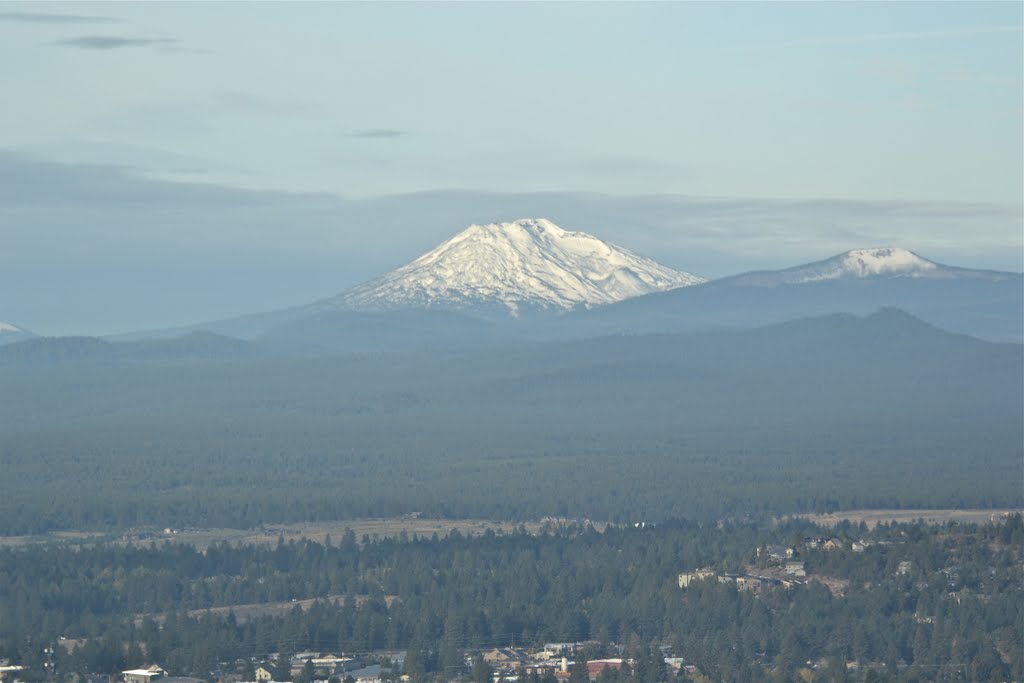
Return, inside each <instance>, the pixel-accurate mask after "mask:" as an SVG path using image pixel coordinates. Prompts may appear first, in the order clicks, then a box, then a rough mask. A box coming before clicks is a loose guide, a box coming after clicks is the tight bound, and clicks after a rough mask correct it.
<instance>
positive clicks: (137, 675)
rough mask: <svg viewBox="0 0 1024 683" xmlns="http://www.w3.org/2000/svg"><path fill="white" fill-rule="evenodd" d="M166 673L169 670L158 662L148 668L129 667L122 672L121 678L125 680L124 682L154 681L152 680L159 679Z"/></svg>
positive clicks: (144, 682) (145, 682) (146, 682)
mask: <svg viewBox="0 0 1024 683" xmlns="http://www.w3.org/2000/svg"><path fill="white" fill-rule="evenodd" d="M166 675H167V672H166V671H164V670H163V669H161V668H160V667H159V666H157V665H156V664H154V665H152V666H150V667H149V668H148V669H129V670H128V671H122V672H121V678H122V679H123V680H124V683H152V681H156V680H159V679H161V678H163V677H165V676H166Z"/></svg>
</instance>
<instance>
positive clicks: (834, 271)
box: [725, 247, 1013, 285]
mask: <svg viewBox="0 0 1024 683" xmlns="http://www.w3.org/2000/svg"><path fill="white" fill-rule="evenodd" d="M1012 275H1013V274H1011V273H998V272H995V271H983V270H966V269H963V268H953V267H951V266H944V265H942V264H939V263H936V262H934V261H929V260H928V259H926V258H922V257H920V256H918V255H917V254H915V253H914V252H912V251H908V250H907V249H901V248H899V247H875V248H871V249H853V250H851V251H847V252H845V253H842V254H838V255H836V256H833V257H831V258H827V259H825V260H824V261H816V262H814V263H807V264H804V265H801V266H794V267H792V268H786V269H784V270H772V271H755V272H752V273H744V274H742V275H736V276H733V277H729V278H725V280H727V281H729V283H730V284H743V285H795V284H804V283H810V282H822V281H825V280H850V279H863V278H936V279H945V278H960V277H971V278H981V279H1003V278H1005V277H1007V276H1012Z"/></svg>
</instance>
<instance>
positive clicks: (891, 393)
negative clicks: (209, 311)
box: [0, 311, 1022, 534]
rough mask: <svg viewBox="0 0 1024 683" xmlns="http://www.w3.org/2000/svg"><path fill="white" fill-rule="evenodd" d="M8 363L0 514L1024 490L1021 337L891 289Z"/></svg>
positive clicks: (193, 513)
mask: <svg viewBox="0 0 1024 683" xmlns="http://www.w3.org/2000/svg"><path fill="white" fill-rule="evenodd" d="M250 350H251V349H250ZM175 357H177V356H175ZM0 384H2V386H3V387H4V390H3V398H2V399H0V469H2V470H3V473H4V476H3V478H2V481H0V533H5V534H21V533H30V532H41V531H46V530H53V529H68V528H100V529H106V528H111V527H115V528H117V527H126V526H135V525H149V524H152V525H160V526H164V525H174V526H177V525H196V526H241V527H248V526H252V525H257V524H260V523H265V522H282V521H298V520H327V519H346V518H354V517H365V516H389V515H397V514H403V513H409V512H414V511H421V512H423V513H425V514H427V515H436V516H449V517H485V518H492V519H535V518H538V517H541V516H544V515H561V516H572V517H589V518H592V519H601V520H610V521H633V520H641V519H642V520H649V521H655V520H661V519H666V518H670V517H680V516H683V517H690V518H696V519H709V518H718V517H721V516H743V515H748V514H755V515H756V514H762V513H785V512H793V511H802V510H814V511H824V510H833V509H837V508H853V507H872V506H882V507H944V506H955V507H959V506H965V507H988V506H1017V505H1020V503H1021V490H1020V481H1021V474H1022V446H1021V422H1020V419H1021V414H1022V352H1021V347H1020V345H1014V344H993V343H988V342H983V341H979V340H976V339H971V338H968V337H962V336H956V335H950V334H948V333H945V332H941V331H939V330H936V329H934V328H931V327H928V326H927V325H924V324H922V323H920V322H919V321H917V320H914V319H913V318H910V317H909V316H906V315H904V314H901V313H899V312H896V311H883V312H881V313H879V314H876V315H874V316H871V317H868V318H855V317H852V316H830V317H825V318H819V319H812V320H803V321H796V322H793V323H787V324H784V325H778V326H774V327H768V328H762V329H759V330H753V331H747V332H731V333H725V332H723V333H706V334H699V335H688V336H672V335H662V336H637V337H629V336H619V337H609V338H603V339H596V340H590V341H583V342H572V343H559V344H536V345H528V344H511V343H510V344H506V345H493V346H488V347H482V348H476V349H463V350H433V351H422V352H405V353H379V354H361V355H344V356H336V357H320V358H283V357H273V356H267V355H264V356H260V355H258V354H257V355H255V356H254V355H252V354H251V353H249V351H246V352H245V353H240V354H239V355H238V356H237V358H236V359H235V360H226V361H225V360H206V361H201V362H200V361H194V360H175V361H156V360H153V358H152V356H147V360H145V361H144V362H142V361H132V360H130V359H125V358H115V359H108V360H105V361H97V360H92V361H88V360H85V361H75V362H63V363H53V362H36V363H31V362H8V363H7V364H6V365H0Z"/></svg>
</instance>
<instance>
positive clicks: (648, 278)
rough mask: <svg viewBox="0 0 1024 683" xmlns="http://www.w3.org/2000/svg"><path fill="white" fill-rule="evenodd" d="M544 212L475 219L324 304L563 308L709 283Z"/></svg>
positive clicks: (378, 307) (326, 306) (374, 307)
mask: <svg viewBox="0 0 1024 683" xmlns="http://www.w3.org/2000/svg"><path fill="white" fill-rule="evenodd" d="M703 281H704V280H703V278H700V277H697V276H695V275H691V274H689V273H684V272H681V271H677V270H673V269H671V268H668V267H666V266H663V265H661V264H659V263H656V262H655V261H652V260H651V259H648V258H645V257H642V256H638V255H636V254H634V253H632V252H630V251H628V250H626V249H622V248H621V247H617V246H614V245H611V244H608V243H606V242H602V241H601V240H599V239H597V238H596V237H593V236H591V235H588V234H586V233H582V232H569V231H566V230H562V229H561V228H559V227H558V226H557V225H555V224H554V223H552V222H551V221H548V220H545V219H523V220H517V221H514V222H511V223H492V224H489V225H471V226H470V227H469V228H467V229H466V230H464V231H462V232H461V233H459V234H458V235H456V236H454V237H452V238H451V239H449V240H448V241H446V242H444V243H442V244H441V245H440V246H438V247H437V248H436V249H434V250H432V251H430V252H428V253H426V254H424V255H422V256H420V257H419V258H417V259H415V260H414V261H412V262H410V263H408V264H406V265H404V266H402V267H400V268H398V269H396V270H393V271H391V272H389V273H386V274H385V275H383V276H381V277H379V278H377V279H375V280H371V281H370V282H367V283H365V284H363V285H360V286H358V287H356V288H354V289H352V290H349V291H348V292H345V293H342V294H341V295H339V296H337V297H334V298H331V299H327V300H325V301H321V302H318V303H317V304H314V306H315V307H316V308H317V309H319V310H332V309H335V310H337V309H349V310H364V311H366V310H369V311H381V310H393V309H400V308H440V309H449V310H460V309H481V308H482V309H487V308H491V309H498V310H501V309H504V310H506V311H507V312H509V313H511V314H513V315H518V314H520V313H522V312H525V311H529V310H547V311H558V310H568V309H572V308H575V307H578V306H583V307H590V306H595V305H601V304H607V303H612V302H615V301H621V300H623V299H628V298H631V297H635V296H640V295H643V294H649V293H651V292H657V291H665V290H669V289H675V288H677V287H685V286H688V285H694V284H698V283H700V282H703Z"/></svg>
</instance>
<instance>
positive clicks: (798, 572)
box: [785, 562, 807, 576]
mask: <svg viewBox="0 0 1024 683" xmlns="http://www.w3.org/2000/svg"><path fill="white" fill-rule="evenodd" d="M785 571H786V576H807V570H806V569H804V563H803V562H787V563H786V567H785Z"/></svg>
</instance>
